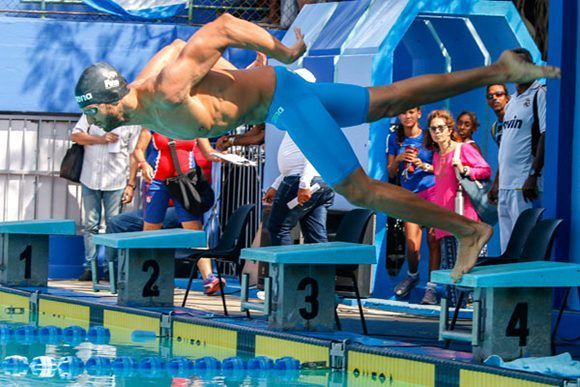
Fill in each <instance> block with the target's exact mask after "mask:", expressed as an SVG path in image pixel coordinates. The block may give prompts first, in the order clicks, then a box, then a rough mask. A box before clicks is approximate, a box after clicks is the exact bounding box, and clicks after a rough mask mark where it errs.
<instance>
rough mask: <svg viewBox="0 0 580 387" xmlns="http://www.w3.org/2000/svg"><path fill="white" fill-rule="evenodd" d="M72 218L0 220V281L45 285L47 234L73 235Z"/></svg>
mask: <svg viewBox="0 0 580 387" xmlns="http://www.w3.org/2000/svg"><path fill="white" fill-rule="evenodd" d="M75 234H76V224H75V222H74V220H25V221H16V222H3V223H0V284H2V285H6V286H46V284H47V280H48V241H49V237H50V235H75Z"/></svg>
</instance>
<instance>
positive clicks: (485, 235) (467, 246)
mask: <svg viewBox="0 0 580 387" xmlns="http://www.w3.org/2000/svg"><path fill="white" fill-rule="evenodd" d="M473 227H474V231H473V233H472V234H471V235H468V236H463V237H458V239H459V251H458V253H457V260H456V261H455V266H454V267H453V270H452V271H451V278H453V281H455V282H457V281H459V280H461V277H462V276H463V274H464V273H467V272H468V271H469V270H471V269H472V268H473V266H475V263H476V262H477V258H478V256H479V253H480V251H481V249H482V247H483V245H485V244H486V243H487V241H488V240H489V238H491V234H492V233H493V229H492V228H491V227H490V226H489V225H488V224H486V223H483V222H474V223H473Z"/></svg>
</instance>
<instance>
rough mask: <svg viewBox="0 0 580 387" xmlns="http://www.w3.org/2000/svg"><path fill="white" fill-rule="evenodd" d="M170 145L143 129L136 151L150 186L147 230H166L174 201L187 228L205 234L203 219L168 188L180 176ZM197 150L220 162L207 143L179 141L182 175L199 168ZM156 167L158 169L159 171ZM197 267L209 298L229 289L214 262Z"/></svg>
mask: <svg viewBox="0 0 580 387" xmlns="http://www.w3.org/2000/svg"><path fill="white" fill-rule="evenodd" d="M170 141H171V139H169V138H167V137H165V136H163V135H160V134H159V133H155V132H149V131H148V130H146V129H143V130H142V131H141V135H140V136H139V143H138V145H137V147H136V149H135V160H136V161H137V162H138V165H139V168H141V172H142V176H143V179H144V180H145V181H146V182H147V183H148V184H149V190H148V193H147V195H146V196H145V204H144V211H143V212H144V216H143V219H144V223H143V230H144V231H149V230H159V229H160V228H161V227H162V225H163V220H164V219H165V214H166V211H167V208H168V206H169V205H170V201H173V205H174V207H175V212H176V214H177V218H178V220H179V222H180V223H181V226H182V227H183V228H185V229H189V230H201V229H202V216H200V215H192V214H190V213H189V212H187V211H186V210H185V208H183V206H182V205H181V203H179V201H177V200H175V198H174V197H173V195H172V194H171V193H170V192H169V190H168V189H167V187H166V185H165V180H166V179H168V178H170V177H173V176H176V171H175V167H174V164H173V159H172V156H171V152H170V147H169V142H170ZM150 142H152V143H153V146H154V149H155V151H154V152H151V153H150V155H149V157H148V159H147V160H146V159H145V154H144V152H143V149H145V148H147V146H148V145H149V143H150ZM196 146H199V147H200V150H201V151H202V153H203V155H204V157H205V158H206V159H207V160H209V161H217V159H216V158H215V157H214V156H211V153H212V152H213V149H212V148H211V146H210V145H209V141H208V140H207V139H203V138H200V139H197V140H188V141H185V140H175V148H176V153H177V157H178V162H179V165H180V167H181V170H182V171H184V172H185V171H188V170H190V169H191V168H193V167H194V166H195V162H196V160H195V156H194V148H195V147H196ZM152 165H155V169H154V168H153V167H152ZM205 173H207V172H205ZM197 267H198V269H199V271H200V274H201V276H202V278H203V286H204V292H205V294H207V295H211V294H214V293H215V292H217V291H218V290H219V289H220V287H221V288H224V287H225V286H226V284H225V280H224V279H222V281H223V282H222V283H221V284H220V281H219V279H218V278H217V277H215V276H214V275H213V272H212V267H211V260H210V259H208V258H204V259H200V260H199V261H198V262H197Z"/></svg>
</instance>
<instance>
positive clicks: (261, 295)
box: [256, 290, 266, 301]
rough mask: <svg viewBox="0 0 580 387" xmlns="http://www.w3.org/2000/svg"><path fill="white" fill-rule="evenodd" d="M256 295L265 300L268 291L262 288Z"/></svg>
mask: <svg viewBox="0 0 580 387" xmlns="http://www.w3.org/2000/svg"><path fill="white" fill-rule="evenodd" d="M256 297H258V299H259V300H262V301H264V300H265V299H266V292H265V291H263V290H260V291H259V292H258V293H256Z"/></svg>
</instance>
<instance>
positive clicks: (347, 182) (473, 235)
mask: <svg viewBox="0 0 580 387" xmlns="http://www.w3.org/2000/svg"><path fill="white" fill-rule="evenodd" d="M334 189H335V190H336V191H337V192H339V193H340V194H342V195H343V196H345V197H346V198H347V199H348V200H349V201H350V202H351V203H353V204H355V205H358V206H361V207H366V208H370V209H373V210H376V211H380V212H385V213H387V214H389V215H390V216H393V217H395V218H400V219H403V220H406V221H409V222H413V223H417V224H420V225H423V226H428V227H435V228H438V229H441V230H445V231H448V232H451V233H452V234H453V235H455V236H456V237H457V238H458V239H459V254H458V258H457V261H456V264H455V267H454V268H453V272H452V276H453V278H454V279H455V280H459V279H460V278H461V276H462V275H463V273H466V272H468V271H469V270H471V268H473V266H474V265H475V263H476V261H477V257H478V255H479V252H480V251H481V248H482V247H483V245H485V243H486V242H487V241H488V240H489V238H490V237H491V234H492V231H493V230H492V228H491V227H490V226H489V225H487V224H485V223H482V222H476V221H473V220H471V219H468V218H466V217H463V216H461V215H458V214H456V213H454V212H451V211H448V210H446V209H444V208H442V207H439V206H437V205H435V204H432V203H430V202H428V201H426V200H423V199H421V198H420V197H419V196H418V195H416V194H414V193H412V192H410V191H408V190H406V189H403V188H401V187H398V186H395V185H392V184H388V183H384V182H381V181H378V180H373V179H371V178H370V177H368V176H367V175H366V174H365V173H364V172H363V170H362V168H359V169H357V170H355V171H354V172H352V173H351V174H349V175H348V176H347V177H346V178H345V179H344V180H343V181H341V182H340V183H338V184H335V185H334Z"/></svg>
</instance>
